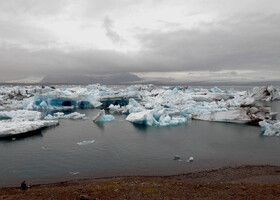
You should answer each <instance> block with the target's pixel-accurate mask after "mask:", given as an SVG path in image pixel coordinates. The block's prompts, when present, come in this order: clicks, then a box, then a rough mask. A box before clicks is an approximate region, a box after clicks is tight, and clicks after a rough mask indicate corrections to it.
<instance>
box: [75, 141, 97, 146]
mask: <svg viewBox="0 0 280 200" xmlns="http://www.w3.org/2000/svg"><path fill="white" fill-rule="evenodd" d="M94 142H95V140H89V141H86V140H85V141H82V142H77V144H78V145H82V146H84V145H88V144H92V143H94Z"/></svg>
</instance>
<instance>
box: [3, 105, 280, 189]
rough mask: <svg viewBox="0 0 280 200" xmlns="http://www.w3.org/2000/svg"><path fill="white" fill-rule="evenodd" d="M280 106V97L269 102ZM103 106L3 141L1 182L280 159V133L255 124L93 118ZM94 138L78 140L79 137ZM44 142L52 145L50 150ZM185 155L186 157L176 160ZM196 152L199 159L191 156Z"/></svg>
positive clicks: (276, 108) (169, 171)
mask: <svg viewBox="0 0 280 200" xmlns="http://www.w3.org/2000/svg"><path fill="white" fill-rule="evenodd" d="M269 105H270V106H272V109H273V111H278V112H279V111H280V102H273V103H269ZM98 111H99V110H80V111H79V112H81V113H85V114H86V115H87V116H88V119H87V120H61V121H60V125H59V126H56V127H53V128H47V129H45V130H43V131H42V132H41V134H38V135H35V136H32V137H28V138H24V139H18V140H15V141H0V158H1V159H0V186H17V185H18V184H19V183H20V182H21V181H22V180H24V179H25V180H26V181H27V182H28V183H29V184H35V183H46V182H56V181H61V180H69V179H80V178H87V177H105V176H119V175H169V174H178V173H183V172H185V173H186V172H190V171H197V170H202V169H210V168H217V167H222V166H228V165H240V164H278V165H280V157H279V153H278V152H279V151H280V145H279V143H280V138H279V137H263V136H261V132H260V128H259V127H254V126H247V125H240V124H229V123H215V122H206V121H197V120H192V121H189V122H188V124H186V125H181V126H175V127H142V126H135V125H133V124H132V123H129V122H127V121H125V117H126V116H125V115H114V116H115V117H116V120H115V121H114V122H107V123H105V124H103V125H98V124H94V123H93V122H92V121H91V118H92V117H93V116H94V115H95V114H96V113H97V112H98ZM84 140H95V142H94V143H93V144H89V145H85V146H79V145H77V142H81V141H84ZM42 147H45V148H49V149H48V150H46V149H45V150H44V149H42ZM174 155H180V156H181V159H182V160H183V161H182V162H179V161H174V160H173V157H174ZM190 156H193V157H194V162H192V163H188V162H186V160H187V159H188V158H189V157H190Z"/></svg>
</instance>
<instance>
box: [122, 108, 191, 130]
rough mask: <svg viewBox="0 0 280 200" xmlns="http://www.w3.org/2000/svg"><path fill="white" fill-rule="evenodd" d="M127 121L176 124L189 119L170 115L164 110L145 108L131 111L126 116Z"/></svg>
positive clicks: (159, 124)
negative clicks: (139, 110)
mask: <svg viewBox="0 0 280 200" xmlns="http://www.w3.org/2000/svg"><path fill="white" fill-rule="evenodd" d="M126 120H127V121H130V122H132V123H135V124H140V125H148V126H175V125H179V124H183V123H185V122H186V121H187V119H186V118H185V117H170V116H169V115H168V114H166V113H165V111H164V109H163V110H158V109H154V110H145V111H141V112H136V113H131V114H129V115H128V116H127V117H126Z"/></svg>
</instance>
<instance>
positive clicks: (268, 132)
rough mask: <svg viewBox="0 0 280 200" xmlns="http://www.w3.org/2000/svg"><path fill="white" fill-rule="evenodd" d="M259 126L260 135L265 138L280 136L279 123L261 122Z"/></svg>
mask: <svg viewBox="0 0 280 200" xmlns="http://www.w3.org/2000/svg"><path fill="white" fill-rule="evenodd" d="M259 125H260V126H261V128H262V133H263V135H265V136H280V121H274V122H270V123H269V122H267V121H261V122H259Z"/></svg>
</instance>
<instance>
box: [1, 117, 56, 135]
mask: <svg viewBox="0 0 280 200" xmlns="http://www.w3.org/2000/svg"><path fill="white" fill-rule="evenodd" d="M55 125H58V121H54V120H52V121H46V120H38V121H10V120H3V121H0V137H9V136H12V135H17V134H21V133H27V132H30V131H34V130H38V129H41V128H44V127H48V126H55Z"/></svg>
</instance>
